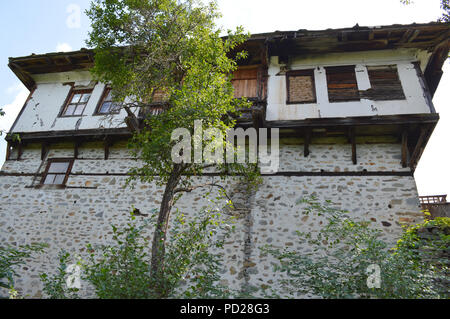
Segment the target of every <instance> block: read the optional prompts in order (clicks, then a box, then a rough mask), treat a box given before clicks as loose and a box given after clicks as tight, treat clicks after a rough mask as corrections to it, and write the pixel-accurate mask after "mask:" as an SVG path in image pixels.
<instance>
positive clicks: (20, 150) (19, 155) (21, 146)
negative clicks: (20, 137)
mask: <svg viewBox="0 0 450 319" xmlns="http://www.w3.org/2000/svg"><path fill="white" fill-rule="evenodd" d="M22 154H23V145H22V143H21V142H19V145H18V152H17V160H20V158H21V157H22Z"/></svg>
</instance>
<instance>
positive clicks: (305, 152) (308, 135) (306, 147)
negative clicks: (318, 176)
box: [303, 128, 311, 157]
mask: <svg viewBox="0 0 450 319" xmlns="http://www.w3.org/2000/svg"><path fill="white" fill-rule="evenodd" d="M310 143H311V129H309V128H308V129H306V132H305V144H304V145H303V155H304V156H305V157H308V155H309V144H310Z"/></svg>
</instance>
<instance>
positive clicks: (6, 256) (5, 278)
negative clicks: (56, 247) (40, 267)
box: [0, 244, 48, 289]
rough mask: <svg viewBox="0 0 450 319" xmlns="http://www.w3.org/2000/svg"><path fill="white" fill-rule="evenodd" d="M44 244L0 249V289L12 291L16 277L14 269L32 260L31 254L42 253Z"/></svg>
mask: <svg viewBox="0 0 450 319" xmlns="http://www.w3.org/2000/svg"><path fill="white" fill-rule="evenodd" d="M47 246H48V245H46V244H31V245H22V246H18V247H17V248H16V247H12V246H7V247H0V287H2V288H7V289H13V288H14V277H16V276H18V274H17V272H16V268H17V267H18V266H21V265H23V264H25V261H26V259H29V258H32V257H33V253H36V252H42V251H43V250H44V248H45V247H47Z"/></svg>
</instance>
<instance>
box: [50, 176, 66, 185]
mask: <svg viewBox="0 0 450 319" xmlns="http://www.w3.org/2000/svg"><path fill="white" fill-rule="evenodd" d="M65 177H66V175H65V174H58V175H56V176H55V180H54V181H53V184H56V185H61V184H63V183H64V178H65Z"/></svg>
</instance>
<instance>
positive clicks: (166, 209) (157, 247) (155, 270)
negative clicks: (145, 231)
mask: <svg viewBox="0 0 450 319" xmlns="http://www.w3.org/2000/svg"><path fill="white" fill-rule="evenodd" d="M182 170H183V169H182V166H181V164H175V165H174V168H173V171H172V174H171V175H170V177H169V180H168V181H167V184H166V187H165V189H164V195H163V198H162V201H161V207H160V209H159V215H158V221H157V223H156V228H155V232H154V234H153V243H152V259H151V265H150V271H151V276H152V279H153V284H155V285H156V286H155V287H153V289H154V290H155V291H156V293H157V294H158V295H159V297H160V298H163V297H167V291H166V289H165V288H164V286H163V281H162V280H161V278H162V276H163V275H164V255H165V251H166V237H167V228H168V226H169V218H170V212H171V210H172V206H173V199H174V195H175V188H176V187H177V185H178V183H179V182H180V179H181V173H182Z"/></svg>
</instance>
